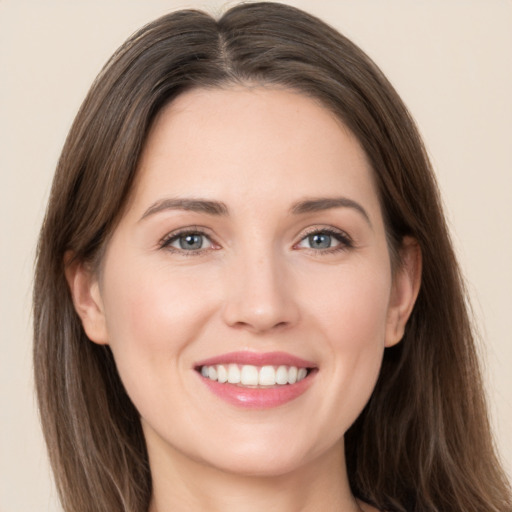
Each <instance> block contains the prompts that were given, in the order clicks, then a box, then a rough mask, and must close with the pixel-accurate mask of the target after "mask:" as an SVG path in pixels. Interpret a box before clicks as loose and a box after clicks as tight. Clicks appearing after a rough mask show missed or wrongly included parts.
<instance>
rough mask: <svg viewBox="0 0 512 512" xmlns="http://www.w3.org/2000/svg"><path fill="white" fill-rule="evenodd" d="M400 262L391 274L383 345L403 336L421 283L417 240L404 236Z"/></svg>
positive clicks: (419, 250) (396, 340)
mask: <svg viewBox="0 0 512 512" xmlns="http://www.w3.org/2000/svg"><path fill="white" fill-rule="evenodd" d="M399 252H400V263H399V265H398V268H397V269H396V272H395V275H394V276H393V286H392V290H391V297H390V302H389V308H388V323H387V328H386V340H385V346H386V347H391V346H393V345H396V344H397V343H398V342H399V341H400V340H401V339H402V337H403V335H404V331H405V324H406V323H407V320H408V319H409V316H410V315H411V312H412V309H413V307H414V303H415V302H416V298H417V297H418V292H419V291H420V285H421V261H422V260H421V249H420V247H419V245H418V242H417V241H416V240H415V239H414V238H411V237H405V238H404V240H403V242H402V246H401V247H400V251H399Z"/></svg>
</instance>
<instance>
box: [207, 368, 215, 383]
mask: <svg viewBox="0 0 512 512" xmlns="http://www.w3.org/2000/svg"><path fill="white" fill-rule="evenodd" d="M208 378H209V379H210V380H217V368H215V366H209V367H208Z"/></svg>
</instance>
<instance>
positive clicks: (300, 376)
mask: <svg viewBox="0 0 512 512" xmlns="http://www.w3.org/2000/svg"><path fill="white" fill-rule="evenodd" d="M307 374H308V371H307V370H306V368H299V371H298V372H297V381H299V380H302V379H303V378H304V377H305V376H306V375H307Z"/></svg>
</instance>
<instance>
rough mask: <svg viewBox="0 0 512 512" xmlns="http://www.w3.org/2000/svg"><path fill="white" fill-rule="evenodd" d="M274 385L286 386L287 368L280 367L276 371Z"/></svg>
mask: <svg viewBox="0 0 512 512" xmlns="http://www.w3.org/2000/svg"><path fill="white" fill-rule="evenodd" d="M276 384H281V385H283V384H288V368H286V366H280V367H279V368H278V369H277V371H276Z"/></svg>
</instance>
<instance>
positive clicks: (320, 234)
mask: <svg viewBox="0 0 512 512" xmlns="http://www.w3.org/2000/svg"><path fill="white" fill-rule="evenodd" d="M352 246H353V243H352V240H351V239H350V237H349V236H348V235H347V234H345V233H343V232H342V231H335V230H333V229H316V230H314V231H312V232H310V233H308V234H307V235H306V236H305V237H304V238H302V240H301V241H300V242H299V243H298V244H297V246H296V247H299V248H303V249H313V250H316V251H321V252H335V251H337V250H345V249H347V248H350V247H352Z"/></svg>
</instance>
